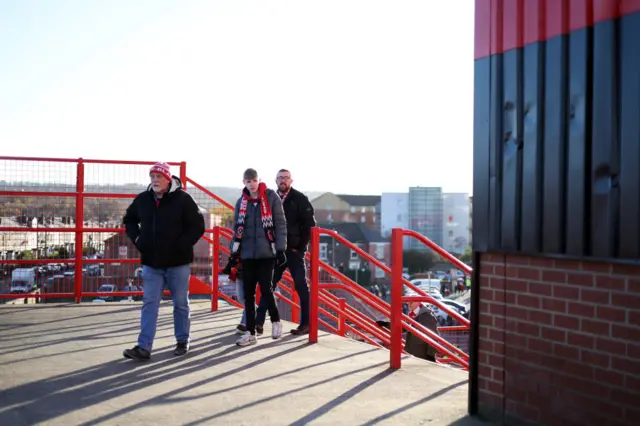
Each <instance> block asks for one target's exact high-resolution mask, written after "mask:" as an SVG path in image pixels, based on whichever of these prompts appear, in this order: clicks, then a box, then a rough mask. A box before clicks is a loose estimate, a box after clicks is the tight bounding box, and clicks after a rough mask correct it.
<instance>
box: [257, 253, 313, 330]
mask: <svg viewBox="0 0 640 426" xmlns="http://www.w3.org/2000/svg"><path fill="white" fill-rule="evenodd" d="M287 268H288V269H289V272H290V273H291V277H292V278H293V283H294V287H295V290H296V293H298V298H299V299H300V325H301V326H303V325H309V285H308V284H307V268H306V266H305V263H304V252H299V251H296V252H293V251H291V250H287V263H286V264H285V265H284V266H280V267H278V266H276V268H275V270H274V272H273V284H272V288H273V289H275V288H276V286H277V285H278V282H280V280H281V279H282V275H283V274H284V271H285V269H287ZM260 290H262V287H260ZM267 306H268V305H267V301H266V300H264V299H262V298H260V304H259V305H258V313H257V315H256V324H259V325H263V324H264V320H265V317H266V313H267ZM269 315H271V313H269ZM271 321H272V322H273V317H272V318H271Z"/></svg>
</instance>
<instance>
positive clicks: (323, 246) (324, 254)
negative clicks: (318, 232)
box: [320, 243, 329, 260]
mask: <svg viewBox="0 0 640 426" xmlns="http://www.w3.org/2000/svg"><path fill="white" fill-rule="evenodd" d="M328 259H329V244H328V243H320V260H328Z"/></svg>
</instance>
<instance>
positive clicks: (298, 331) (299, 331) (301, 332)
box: [291, 325, 309, 336]
mask: <svg viewBox="0 0 640 426" xmlns="http://www.w3.org/2000/svg"><path fill="white" fill-rule="evenodd" d="M291 334H295V335H296V336H302V335H304V334H309V326H308V325H300V326H298V328H294V329H292V330H291Z"/></svg>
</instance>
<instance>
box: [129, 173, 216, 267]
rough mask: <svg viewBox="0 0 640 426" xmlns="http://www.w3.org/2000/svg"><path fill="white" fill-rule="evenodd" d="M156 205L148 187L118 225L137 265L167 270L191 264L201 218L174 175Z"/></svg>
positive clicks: (199, 232) (201, 233)
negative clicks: (134, 253)
mask: <svg viewBox="0 0 640 426" xmlns="http://www.w3.org/2000/svg"><path fill="white" fill-rule="evenodd" d="M159 201H160V202H159V204H158V206H156V200H155V194H154V193H153V190H152V189H151V186H149V188H148V189H147V190H146V191H144V192H141V193H140V194H138V196H136V198H135V199H134V200H133V202H132V203H131V205H130V206H129V207H128V208H127V211H126V213H125V215H124V218H123V220H122V222H123V223H124V225H125V228H126V231H127V235H128V236H129V238H130V239H131V241H133V243H134V244H135V246H136V248H137V249H138V251H140V254H141V256H140V258H141V263H142V264H143V265H147V266H151V267H153V268H169V267H172V266H181V265H187V264H189V263H192V262H193V258H194V256H193V246H194V245H195V244H196V243H197V242H198V240H199V239H200V237H202V235H203V234H204V231H205V226H204V217H203V216H202V213H201V212H200V209H199V207H198V205H197V204H196V202H195V201H194V200H193V198H192V197H191V195H189V194H188V193H187V192H186V191H184V190H183V189H182V182H181V181H180V179H179V178H178V177H176V176H173V177H172V179H171V186H170V188H169V191H167V193H165V194H164V195H163V196H162V198H160V199H159Z"/></svg>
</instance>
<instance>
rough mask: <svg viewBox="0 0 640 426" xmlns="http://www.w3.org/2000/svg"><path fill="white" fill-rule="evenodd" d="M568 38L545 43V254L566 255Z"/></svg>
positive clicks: (543, 228) (557, 38) (543, 225)
mask: <svg viewBox="0 0 640 426" xmlns="http://www.w3.org/2000/svg"><path fill="white" fill-rule="evenodd" d="M568 53H569V52H568V38H567V36H560V37H555V38H552V39H550V40H548V41H547V43H546V58H545V97H544V99H545V105H544V121H545V129H544V154H543V156H544V175H543V195H542V197H543V201H542V252H544V253H550V254H553V253H563V252H564V247H565V244H564V236H565V234H564V228H565V208H564V207H565V193H566V180H565V176H566V135H567V92H568V87H567V77H568V67H567V65H568V61H567V59H568V57H567V55H568Z"/></svg>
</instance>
